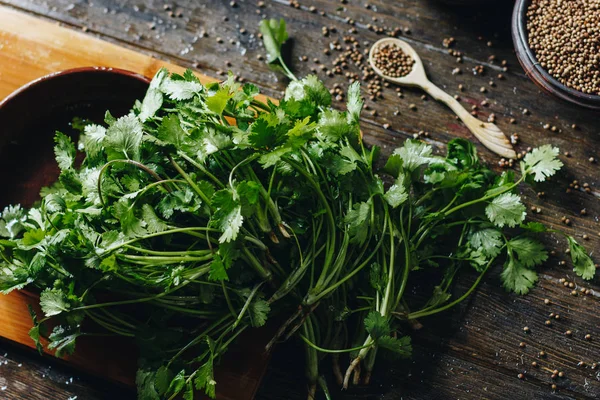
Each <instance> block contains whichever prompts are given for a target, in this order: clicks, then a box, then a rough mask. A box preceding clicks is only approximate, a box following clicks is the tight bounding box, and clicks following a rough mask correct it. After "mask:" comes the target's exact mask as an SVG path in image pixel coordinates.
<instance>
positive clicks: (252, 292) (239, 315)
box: [231, 282, 264, 330]
mask: <svg viewBox="0 0 600 400" xmlns="http://www.w3.org/2000/svg"><path fill="white" fill-rule="evenodd" d="M263 283H264V282H260V283H258V284H256V285H254V288H253V289H252V291H251V292H250V294H249V295H248V298H247V299H246V302H245V303H244V306H243V307H242V309H241V310H240V313H239V314H238V316H237V318H236V319H235V322H234V323H233V325H232V326H231V329H232V330H233V329H235V328H236V327H237V326H238V324H239V323H240V322H241V321H242V318H243V316H244V313H245V312H246V310H248V307H249V306H250V303H251V302H252V299H253V298H254V296H255V295H256V292H257V291H258V289H260V287H261V286H262V284H263Z"/></svg>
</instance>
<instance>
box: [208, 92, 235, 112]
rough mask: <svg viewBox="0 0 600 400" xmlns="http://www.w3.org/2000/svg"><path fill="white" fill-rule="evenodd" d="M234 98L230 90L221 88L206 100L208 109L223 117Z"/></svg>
mask: <svg viewBox="0 0 600 400" xmlns="http://www.w3.org/2000/svg"><path fill="white" fill-rule="evenodd" d="M232 96H233V95H232V94H231V93H230V92H229V89H225V88H221V89H219V90H217V91H216V92H215V93H214V94H213V95H212V96H209V97H208V98H207V99H206V107H208V109H209V110H210V111H212V112H214V113H215V114H217V115H221V114H223V110H225V107H226V106H227V102H228V101H229V99H231V97H232Z"/></svg>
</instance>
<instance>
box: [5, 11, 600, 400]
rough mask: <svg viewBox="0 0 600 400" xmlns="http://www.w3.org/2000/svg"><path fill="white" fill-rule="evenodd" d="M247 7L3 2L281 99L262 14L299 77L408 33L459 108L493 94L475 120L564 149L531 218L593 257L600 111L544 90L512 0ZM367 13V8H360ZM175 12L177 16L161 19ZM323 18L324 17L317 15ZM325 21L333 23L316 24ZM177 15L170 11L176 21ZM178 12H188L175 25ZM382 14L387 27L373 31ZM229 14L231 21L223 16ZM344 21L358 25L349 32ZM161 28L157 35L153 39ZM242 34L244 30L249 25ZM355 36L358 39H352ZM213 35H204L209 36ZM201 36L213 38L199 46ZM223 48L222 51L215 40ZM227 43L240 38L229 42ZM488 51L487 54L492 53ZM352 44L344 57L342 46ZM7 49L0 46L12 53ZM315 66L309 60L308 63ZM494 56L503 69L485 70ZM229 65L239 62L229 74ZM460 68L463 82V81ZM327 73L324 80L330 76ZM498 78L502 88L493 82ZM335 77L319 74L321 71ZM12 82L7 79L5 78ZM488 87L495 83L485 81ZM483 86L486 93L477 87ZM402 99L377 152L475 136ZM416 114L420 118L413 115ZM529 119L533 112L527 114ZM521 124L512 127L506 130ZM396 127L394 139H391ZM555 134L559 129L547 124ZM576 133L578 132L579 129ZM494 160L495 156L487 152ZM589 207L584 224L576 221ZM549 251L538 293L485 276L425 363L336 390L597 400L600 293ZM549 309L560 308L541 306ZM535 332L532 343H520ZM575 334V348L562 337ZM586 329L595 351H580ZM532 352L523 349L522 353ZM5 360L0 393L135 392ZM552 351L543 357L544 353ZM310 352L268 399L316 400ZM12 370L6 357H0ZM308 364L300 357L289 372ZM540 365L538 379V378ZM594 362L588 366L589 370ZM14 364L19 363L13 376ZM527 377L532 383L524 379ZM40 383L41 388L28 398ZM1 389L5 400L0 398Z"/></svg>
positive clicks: (277, 357)
mask: <svg viewBox="0 0 600 400" xmlns="http://www.w3.org/2000/svg"><path fill="white" fill-rule="evenodd" d="M235 3H236V7H231V6H230V2H229V1H221V0H204V1H195V0H179V1H176V2H171V1H169V2H168V3H165V2H163V1H158V0H135V1H126V0H93V1H92V0H77V1H75V0H44V1H40V0H10V1H7V0H0V4H7V5H9V6H12V7H15V8H17V9H20V10H24V11H27V12H29V13H31V14H33V15H37V16H40V17H42V18H47V19H49V20H51V21H55V22H57V23H61V24H64V25H66V26H69V27H72V28H74V29H83V30H85V31H87V33H88V34H90V35H95V36H98V37H100V38H102V39H105V40H108V41H112V42H115V43H118V44H121V45H124V46H127V47H129V48H132V49H135V50H138V51H142V52H145V53H147V54H150V55H153V56H155V57H157V58H160V59H164V60H170V61H172V62H175V63H177V64H179V65H182V66H189V67H193V66H196V67H197V68H198V69H200V70H202V71H203V72H204V73H206V74H208V75H212V76H214V77H218V76H219V75H218V72H219V71H224V70H227V69H231V70H232V71H233V72H234V73H237V74H240V75H241V76H242V77H244V78H245V79H247V80H249V81H252V82H254V83H255V84H257V85H258V86H260V87H261V89H262V90H263V92H264V93H266V94H268V95H275V96H277V95H278V93H280V91H281V90H282V89H283V88H284V87H285V81H284V80H283V79H282V78H281V76H280V75H278V74H275V73H273V72H271V71H270V70H269V69H268V68H267V67H266V66H265V65H264V62H263V61H260V60H258V58H257V56H258V55H259V54H263V53H264V51H263V49H262V47H261V45H260V42H259V40H257V39H256V36H255V35H256V33H257V25H258V22H259V21H260V19H261V18H263V16H264V17H274V18H280V17H283V18H285V19H286V21H287V22H288V30H289V32H290V36H291V37H292V38H293V40H292V41H291V43H290V44H291V54H290V60H291V64H292V67H293V68H292V69H293V70H295V71H297V73H298V75H301V76H302V75H305V74H307V73H309V71H310V68H311V67H317V68H318V65H316V64H315V63H314V62H313V61H312V59H313V58H315V57H316V58H318V59H319V60H320V63H321V64H326V65H327V66H328V67H329V66H330V65H331V62H332V60H333V59H334V58H335V57H336V56H337V52H336V51H333V52H332V53H333V54H332V55H331V56H327V55H325V54H324V53H323V49H325V48H328V47H329V44H330V43H331V42H332V41H334V40H336V39H337V40H340V42H342V36H344V35H349V34H351V35H353V36H355V37H356V38H357V39H358V40H359V41H360V43H361V45H363V47H362V48H365V46H364V44H363V42H368V43H373V42H374V41H375V40H377V39H378V38H379V37H380V35H377V34H376V33H375V32H373V31H372V30H369V29H368V27H367V24H374V25H378V26H388V27H390V28H397V27H400V28H408V29H409V30H410V34H405V33H403V34H402V36H404V37H405V38H406V39H407V40H409V41H410V43H411V44H412V45H413V46H414V47H415V49H416V50H417V51H418V52H419V54H420V55H421V57H422V59H423V61H424V63H425V67H426V69H427V72H428V74H429V76H430V78H431V80H432V81H433V82H434V83H435V84H437V85H440V86H441V87H443V88H445V89H446V90H448V92H450V93H451V94H458V88H457V86H458V84H463V85H464V87H465V90H464V92H462V93H460V96H461V97H462V102H463V103H464V104H479V103H480V102H481V101H482V100H484V99H487V101H488V102H489V106H488V107H483V106H480V107H479V108H480V112H479V115H480V116H481V117H482V118H487V116H488V115H489V114H490V113H494V114H495V115H496V120H497V124H498V126H499V127H500V128H501V129H502V130H504V131H505V132H506V133H509V134H511V133H518V134H519V137H520V141H519V144H518V146H517V147H518V150H524V149H526V148H527V147H530V146H531V147H534V146H537V145H541V144H545V143H552V144H554V145H556V146H558V147H560V148H561V150H562V151H564V152H569V153H570V155H571V156H570V157H567V156H564V157H562V159H563V161H564V163H565V165H566V167H565V169H564V172H562V173H561V175H560V176H559V177H558V178H557V179H554V180H553V182H552V183H550V184H546V185H544V186H542V187H541V188H539V189H538V191H544V192H545V193H546V196H545V197H544V198H538V197H536V191H535V190H533V189H523V192H524V193H523V194H524V195H525V197H526V200H527V203H528V205H530V206H536V207H539V208H540V210H541V213H539V214H537V213H532V215H530V218H531V219H534V220H540V221H543V222H545V223H548V224H550V225H553V226H560V227H561V228H563V229H565V230H567V231H569V232H570V233H571V234H573V235H575V236H577V237H579V238H581V237H582V236H583V235H584V234H586V235H588V236H589V237H590V240H589V241H587V242H585V244H586V246H587V247H588V249H589V250H590V251H593V253H594V254H597V253H598V250H600V240H599V239H600V237H599V232H600V226H599V224H598V215H600V204H599V203H598V196H599V195H600V192H599V191H598V184H599V177H600V175H599V171H600V166H599V164H597V163H590V162H589V161H588V159H589V158H590V157H595V158H599V157H600V132H599V131H600V127H599V126H598V121H599V120H600V114H598V113H594V112H590V111H586V110H583V109H580V108H577V107H574V106H570V105H568V104H565V103H562V102H559V101H558V100H555V99H552V98H550V97H547V96H546V95H544V94H541V93H540V92H539V90H538V89H537V88H536V87H535V85H534V84H533V83H532V82H530V81H529V80H528V79H527V77H526V76H525V75H524V73H523V71H522V70H521V68H520V67H519V65H518V63H517V60H516V58H515V56H514V54H513V51H512V43H511V40H510V24H509V21H510V12H511V8H512V2H509V1H498V2H495V3H494V5H490V3H488V2H483V1H482V3H483V4H485V5H484V6H483V7H482V8H480V9H478V8H477V7H475V6H470V7H469V8H466V9H458V8H455V7H450V6H444V5H441V4H439V3H438V2H436V1H433V0H403V1H389V0H377V1H374V0H373V1H368V0H360V1H358V0H348V1H347V2H345V3H346V4H342V3H341V2H339V1H333V0H299V4H300V7H299V8H294V7H290V6H289V4H288V1H287V0H266V1H264V3H265V7H264V8H259V7H258V0H248V1H243V0H237V1H236V2H235ZM365 3H368V4H369V5H370V6H369V8H366V7H365ZM165 4H169V5H170V6H171V7H170V8H171V11H169V10H165V7H164V5H165ZM311 6H312V7H314V9H315V12H312V11H311V8H310V7H311ZM321 12H324V15H321ZM171 15H172V16H171ZM178 15H181V16H180V17H179V16H178ZM372 18H377V21H373V20H372ZM225 19H227V20H225ZM347 19H352V20H354V21H355V24H354V25H350V24H348V23H347ZM323 26H327V27H335V28H336V29H337V32H336V33H331V34H330V35H329V37H324V36H323V35H322V34H321V28H322V27H323ZM152 28H154V29H152ZM242 28H243V29H245V30H246V33H241V31H240V29H242ZM350 29H355V30H356V33H349V30H350ZM204 32H206V36H205V37H204V35H202V33H204ZM201 36H202V37H201ZM451 36H452V37H454V38H455V39H456V44H455V46H454V49H455V50H458V51H461V52H463V53H464V56H463V63H462V64H458V63H457V62H456V61H455V58H454V57H452V56H450V55H448V54H447V49H446V48H444V47H443V45H442V41H443V39H444V38H448V37H451ZM218 37H220V38H222V41H223V43H218V42H217V38H218ZM230 41H234V43H233V44H232V43H231V42H230ZM488 42H491V47H490V46H488V45H487V44H488ZM342 46H344V44H343V42H342ZM1 52H2V49H0V56H1ZM303 55H306V56H308V59H309V61H308V62H302V61H300V57H301V56H303ZM491 55H494V56H495V58H496V61H494V62H492V61H490V59H489V57H490V56H491ZM501 60H506V61H507V65H508V71H507V72H503V71H502V67H501V66H500V61H501ZM227 62H230V63H231V65H232V67H228V66H227ZM476 65H483V66H484V67H485V70H486V73H485V74H484V75H483V76H481V75H474V74H473V73H472V69H473V67H475V66H476ZM456 67H459V68H460V69H461V70H462V74H458V75H452V70H453V69H455V68H456ZM319 71H320V70H319ZM498 73H502V74H503V75H504V76H505V79H504V80H499V79H497V74H498ZM319 74H320V75H321V76H323V77H324V76H325V74H324V73H323V72H319ZM1 79H3V77H2V71H0V80H1ZM490 80H493V81H494V82H495V86H494V87H492V86H490V85H489V82H490ZM335 82H339V83H343V82H344V78H343V76H339V75H338V76H336V77H334V78H328V83H329V85H333V83H335ZM481 87H486V93H482V92H480V88H481ZM403 92H404V98H402V99H400V98H398V97H397V96H396V93H395V92H394V91H393V89H391V88H390V89H386V90H385V91H384V93H383V94H384V98H383V99H380V100H378V101H377V102H376V103H372V102H369V103H368V104H369V105H370V107H371V108H372V109H373V110H376V111H377V115H376V116H373V115H371V114H370V113H369V112H365V114H364V118H363V125H362V128H363V131H364V132H365V135H366V140H367V141H368V142H369V143H371V144H379V145H381V146H383V147H384V151H386V150H387V151H389V150H390V148H392V147H394V146H396V145H397V144H398V143H399V142H401V141H402V140H403V139H404V138H407V137H410V136H412V135H413V134H414V133H416V132H418V131H421V130H423V131H427V132H429V133H430V142H431V143H432V144H433V145H434V146H438V147H439V148H440V149H442V147H443V144H444V143H445V142H447V141H448V140H449V139H450V138H452V137H455V136H461V137H468V132H467V131H466V129H465V128H464V127H462V126H461V125H460V124H459V123H458V122H457V121H455V119H454V118H453V116H452V115H451V114H450V113H449V112H448V110H446V109H445V108H444V107H443V106H442V105H439V104H437V103H435V102H433V101H431V100H422V99H421V93H419V92H417V91H412V90H409V89H404V90H403ZM411 103H412V104H415V105H416V106H417V111H411V110H410V109H409V107H408V106H409V104H411ZM525 108H526V109H528V110H529V111H530V114H529V115H524V114H523V109H525ZM510 118H514V119H515V120H516V121H515V122H516V123H515V124H511V123H510ZM385 123H389V124H390V125H391V127H390V129H388V130H386V129H384V128H383V124H385ZM545 124H549V125H550V126H555V127H556V128H555V129H556V132H553V131H552V130H547V129H544V127H543V126H544V125H545ZM572 124H576V125H577V128H576V129H573V128H571V125H572ZM479 150H480V151H481V154H482V155H483V157H484V159H486V160H487V161H489V162H490V163H496V162H497V161H498V160H497V158H496V157H494V156H493V155H492V154H490V153H489V152H487V151H486V150H485V149H484V148H482V147H481V146H479ZM574 179H577V180H578V181H579V183H580V184H583V183H588V184H589V186H590V189H591V190H590V193H586V192H585V191H583V190H582V189H579V190H572V193H570V194H567V193H566V189H567V188H568V185H569V183H570V182H572V181H573V180H574ZM583 208H585V209H586V210H587V215H585V216H580V210H581V209H583ZM562 216H566V217H567V218H569V219H570V220H571V221H572V225H571V226H564V225H563V224H562V223H561V222H560V218H561V217H562ZM547 243H548V244H549V245H551V246H553V247H554V248H555V249H556V252H557V254H556V257H553V258H551V259H550V260H549V261H548V262H547V265H546V266H545V267H543V268H542V270H541V271H540V282H539V283H538V285H537V287H536V288H535V289H534V290H533V291H532V292H531V293H530V294H529V295H527V296H523V297H519V296H515V295H511V294H507V293H505V292H504V291H503V289H502V288H501V285H500V280H499V276H498V269H495V270H494V272H493V273H491V274H489V276H488V277H487V278H486V280H485V282H484V283H483V284H482V285H481V286H480V288H479V290H478V291H477V293H476V294H475V295H474V296H472V298H471V299H469V301H468V302H465V304H463V305H461V306H460V307H459V308H457V309H455V310H453V311H451V312H448V313H446V314H445V315H443V316H440V317H436V318H431V319H424V320H423V321H422V323H423V324H424V325H425V327H424V329H423V330H421V331H419V332H417V333H415V334H414V335H413V336H414V337H415V342H416V346H415V352H414V353H415V354H414V358H413V360H411V361H407V362H398V363H394V364H385V363H382V364H379V366H378V367H377V369H376V371H375V378H374V382H372V384H371V386H370V387H367V388H354V389H352V390H349V391H347V392H340V391H338V390H336V389H333V390H332V391H333V395H334V397H335V398H341V399H380V398H382V399H400V398H402V399H458V398H460V399H475V398H488V399H571V398H576V399H586V398H589V399H593V398H598V397H600V374H598V372H599V370H593V369H592V368H591V364H592V363H593V362H600V328H599V327H600V312H599V311H600V306H599V302H598V301H599V298H600V285H598V279H596V281H595V282H592V283H589V282H585V283H584V282H582V281H580V280H578V279H575V278H574V277H573V273H572V272H571V270H570V267H569V265H568V263H567V265H566V266H561V265H559V261H561V260H563V259H566V255H565V254H564V248H565V244H564V242H562V241H557V240H555V238H550V239H549V240H548V241H547ZM560 278H567V279H569V280H570V281H574V283H575V284H576V285H577V287H578V288H579V287H584V288H589V289H591V292H590V294H589V295H586V296H584V295H580V296H571V295H570V292H571V290H572V289H570V288H565V287H563V286H562V285H561V284H559V282H558V280H559V279H560ZM545 298H548V299H549V300H550V301H551V304H549V305H546V304H544V301H543V300H544V299H545ZM551 312H554V313H559V314H560V317H561V318H560V320H555V321H554V322H553V324H552V326H551V327H547V326H545V321H546V320H547V319H548V314H549V313H551ZM524 326H528V327H530V329H531V333H530V334H528V335H526V334H524V333H523V327H524ZM567 329H569V330H572V331H573V335H572V337H567V336H565V335H564V332H565V331H566V330H567ZM588 333H590V334H591V335H592V340H591V341H586V340H584V338H583V337H584V335H586V334H588ZM521 341H523V342H525V343H526V347H524V348H522V347H519V342H521ZM3 350H4V351H6V352H8V355H7V356H5V357H7V358H8V359H7V361H8V364H4V363H3V365H2V366H0V390H1V389H2V388H3V387H4V386H6V389H5V391H0V398H7V399H42V398H48V399H65V398H69V397H72V396H78V399H94V400H95V399H109V398H110V399H120V398H124V399H131V398H133V395H132V394H131V393H128V392H122V391H118V390H114V389H113V388H111V387H110V386H108V385H106V384H103V383H98V382H96V381H94V380H93V379H92V378H89V377H83V376H81V377H78V379H76V385H75V384H74V385H73V386H71V385H66V384H65V381H62V377H64V376H70V374H76V372H73V371H71V370H69V369H68V368H67V369H64V368H66V367H62V366H59V365H54V364H52V365H53V366H52V369H53V370H55V371H57V370H58V371H59V372H57V374H58V375H57V376H59V378H52V379H48V377H47V376H46V378H44V377H43V373H42V371H43V370H44V368H47V365H48V364H49V363H51V361H50V360H40V359H38V358H37V357H32V356H31V355H30V354H29V353H28V352H27V351H23V350H21V349H18V348H15V347H13V346H11V345H10V344H6V343H0V356H1V355H2V354H3ZM542 350H543V351H545V352H546V354H547V356H546V357H545V358H539V356H538V352H539V351H542ZM301 358H302V352H301V351H300V349H299V348H298V346H297V344H295V343H287V344H284V345H282V346H280V347H279V348H278V349H277V351H276V352H275V354H274V359H273V361H272V363H271V366H270V369H269V371H268V373H267V376H266V378H265V379H264V381H263V384H262V386H261V389H260V390H259V393H258V395H257V398H258V399H264V400H267V399H269V400H270V399H273V400H275V399H301V398H305V387H304V383H303V372H302V369H301ZM0 360H1V359H0ZM295 360H297V361H298V362H294V361H295ZM534 360H536V361H537V362H538V364H539V365H540V368H537V369H534V368H532V367H531V366H530V365H531V362H532V361H534ZM580 361H583V362H585V366H582V367H578V366H577V364H578V363H579V362H580ZM18 364H22V366H21V367H18ZM554 369H558V370H560V371H563V372H564V374H565V376H564V378H559V379H557V380H555V381H554V382H555V383H556V384H557V386H558V390H557V391H552V390H551V388H550V385H551V383H552V382H553V381H552V379H551V377H550V375H551V372H549V371H548V370H550V371H552V370H554ZM519 373H525V379H524V380H519V379H518V378H517V375H518V374H519ZM29 387H32V388H35V390H31V389H29ZM9 390H10V392H9ZM3 393H10V395H7V396H8V397H6V396H5V397H3Z"/></svg>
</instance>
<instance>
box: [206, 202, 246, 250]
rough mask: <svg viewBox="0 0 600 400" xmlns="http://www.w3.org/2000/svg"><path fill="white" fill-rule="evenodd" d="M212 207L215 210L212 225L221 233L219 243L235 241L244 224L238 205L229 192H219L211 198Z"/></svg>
mask: <svg viewBox="0 0 600 400" xmlns="http://www.w3.org/2000/svg"><path fill="white" fill-rule="evenodd" d="M212 206H213V208H215V210H216V211H215V213H214V214H213V217H212V224H213V225H215V226H217V227H218V228H219V230H221V232H223V234H222V235H221V237H220V238H219V243H224V242H231V241H232V240H235V238H236V237H237V234H238V232H239V231H240V228H241V227H242V223H243V222H244V217H243V216H242V206H241V205H240V203H239V202H238V201H235V200H234V195H233V193H232V192H231V191H230V190H219V191H218V192H215V194H214V195H213V197H212Z"/></svg>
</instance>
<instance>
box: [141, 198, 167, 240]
mask: <svg viewBox="0 0 600 400" xmlns="http://www.w3.org/2000/svg"><path fill="white" fill-rule="evenodd" d="M142 219H143V220H144V222H145V223H146V229H147V231H148V233H157V232H163V231H165V230H167V229H168V225H167V224H166V223H165V222H164V221H163V220H162V219H160V218H159V217H158V215H156V213H155V212H154V209H153V208H152V206H151V205H150V204H144V205H143V206H142Z"/></svg>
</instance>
